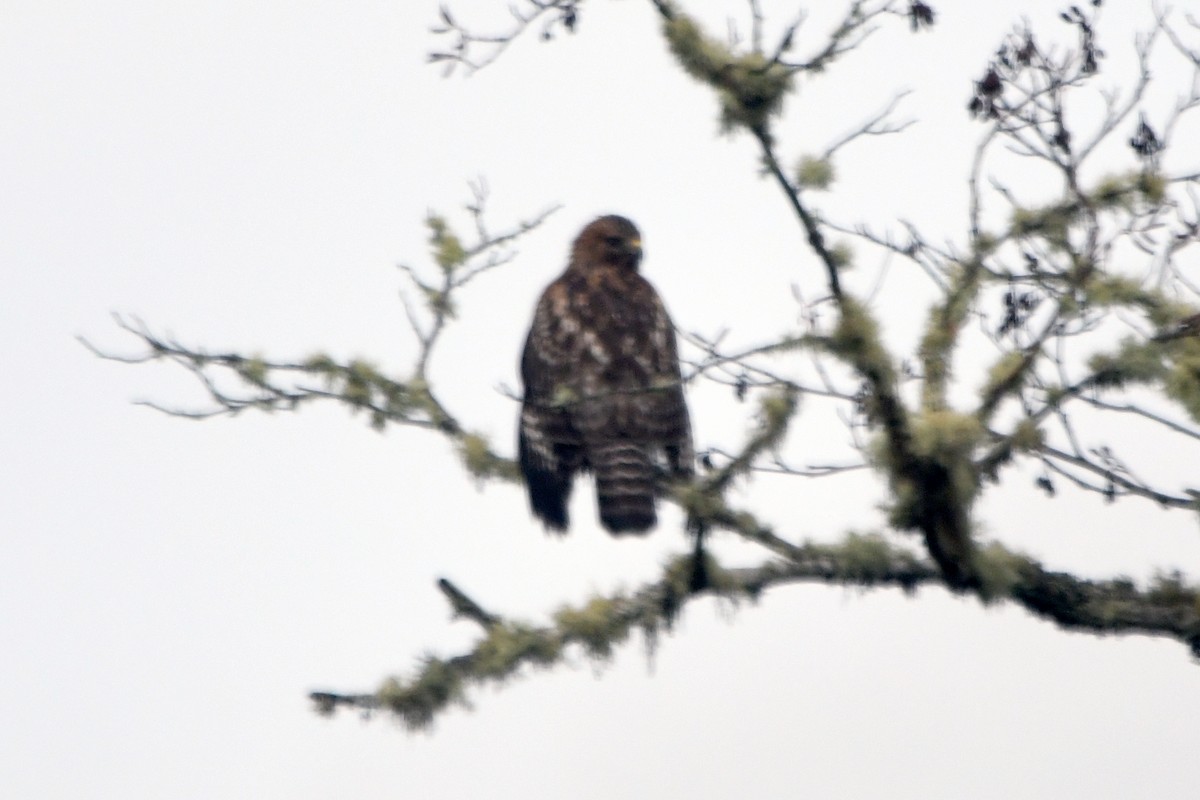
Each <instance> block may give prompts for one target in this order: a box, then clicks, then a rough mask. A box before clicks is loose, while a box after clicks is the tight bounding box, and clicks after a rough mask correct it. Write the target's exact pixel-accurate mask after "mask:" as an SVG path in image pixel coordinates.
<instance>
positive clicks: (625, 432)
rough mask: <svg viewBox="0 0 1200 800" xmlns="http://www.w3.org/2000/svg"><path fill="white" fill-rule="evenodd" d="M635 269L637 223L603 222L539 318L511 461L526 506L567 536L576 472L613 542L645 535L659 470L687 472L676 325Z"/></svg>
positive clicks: (577, 252) (587, 237)
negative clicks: (587, 478) (583, 476)
mask: <svg viewBox="0 0 1200 800" xmlns="http://www.w3.org/2000/svg"><path fill="white" fill-rule="evenodd" d="M641 260H642V242H641V235H640V234H639V233H638V229H637V228H636V227H635V226H634V224H633V223H632V222H630V221H629V220H627V219H625V218H624V217H618V216H606V217H600V218H599V219H597V220H594V221H593V222H591V223H590V224H589V225H588V226H587V227H585V228H584V229H583V231H582V232H581V233H580V234H579V236H578V237H577V238H576V239H575V243H574V245H573V246H572V249H571V259H570V262H569V263H568V264H567V269H566V271H564V272H563V274H562V275H560V276H559V277H558V279H557V280H555V281H554V282H553V283H551V284H550V285H549V286H548V287H546V290H545V292H543V293H542V297H541V299H540V300H539V301H538V304H537V308H536V310H535V311H534V315H533V325H532V327H531V328H530V330H529V337H528V338H527V339H526V341H525V350H524V353H523V354H522V356H521V379H522V381H523V382H524V384H525V396H524V402H523V404H522V406H521V419H520V435H519V438H518V456H519V459H520V463H521V471H522V473H524V475H525V483H526V485H527V486H528V489H529V504H530V507H531V508H532V510H533V513H534V514H535V515H536V516H537V517H538V518H539V519H541V520H542V522H543V523H544V524H545V525H546V527H547V528H548V529H550V530H554V531H566V529H567V525H568V523H569V516H568V512H567V500H568V499H569V497H570V495H571V484H572V481H573V480H574V478H575V475H576V473H578V472H581V471H590V472H592V474H593V475H595V478H596V497H597V502H598V505H599V509H600V522H601V524H603V525H604V527H605V528H606V529H607V530H608V531H610V532H611V533H614V534H622V533H644V532H645V531H647V530H649V529H650V528H652V527H653V526H654V524H655V522H656V521H657V517H656V514H655V496H656V494H657V491H658V485H659V482H660V481H661V480H662V478H663V477H664V473H669V474H671V475H674V476H677V477H687V476H690V475H691V474H692V462H693V460H694V456H693V453H692V434H691V425H690V423H689V421H688V411H687V405H686V404H685V402H684V398H683V386H682V384H681V382H680V371H679V357H678V354H677V351H676V345H675V328H674V326H672V324H671V318H670V317H669V316H668V315H667V310H666V308H664V307H663V303H662V300H660V299H659V297H658V293H657V292H656V291H655V290H654V287H653V286H651V285H650V283H649V282H648V281H647V280H646V279H645V278H643V277H642V276H641V275H640V274H638V266H639V264H640V263H641Z"/></svg>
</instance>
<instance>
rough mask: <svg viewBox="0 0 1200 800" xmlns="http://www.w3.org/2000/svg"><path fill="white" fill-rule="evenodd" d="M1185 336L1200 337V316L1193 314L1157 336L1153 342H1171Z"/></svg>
mask: <svg viewBox="0 0 1200 800" xmlns="http://www.w3.org/2000/svg"><path fill="white" fill-rule="evenodd" d="M1185 336H1200V314H1192V315H1191V316H1190V317H1184V318H1183V319H1181V320H1179V322H1176V323H1175V324H1174V325H1173V326H1172V327H1170V328H1168V329H1167V330H1165V331H1162V332H1161V333H1159V334H1157V335H1156V336H1155V337H1154V338H1153V339H1152V341H1155V342H1169V341H1171V340H1172V339H1182V338H1183V337H1185Z"/></svg>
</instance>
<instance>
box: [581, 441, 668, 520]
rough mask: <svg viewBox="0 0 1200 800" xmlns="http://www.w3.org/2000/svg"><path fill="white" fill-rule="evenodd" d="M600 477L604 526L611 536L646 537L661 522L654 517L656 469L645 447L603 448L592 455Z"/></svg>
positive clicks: (598, 493) (619, 445) (617, 445)
mask: <svg viewBox="0 0 1200 800" xmlns="http://www.w3.org/2000/svg"><path fill="white" fill-rule="evenodd" d="M589 461H590V462H591V467H592V471H593V472H594V473H595V475H596V501H597V505H598V506H599V508H600V523H601V524H602V525H603V526H604V527H605V529H606V530H608V531H609V532H610V533H614V534H623V533H645V532H646V531H648V530H650V529H651V528H653V527H654V525H655V523H656V522H657V521H658V517H657V515H656V514H655V513H654V486H655V483H654V481H655V473H654V465H653V464H652V463H651V462H650V454H649V453H647V452H646V448H645V446H644V445H637V444H633V443H612V444H602V445H599V446H597V447H594V448H593V449H592V451H591V452H590V453H589Z"/></svg>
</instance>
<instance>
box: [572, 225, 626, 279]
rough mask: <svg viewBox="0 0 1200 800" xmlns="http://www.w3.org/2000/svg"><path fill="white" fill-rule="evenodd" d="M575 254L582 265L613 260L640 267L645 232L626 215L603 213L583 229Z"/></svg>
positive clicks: (576, 242)
mask: <svg viewBox="0 0 1200 800" xmlns="http://www.w3.org/2000/svg"><path fill="white" fill-rule="evenodd" d="M572 256H573V258H572V261H573V262H574V263H575V264H578V265H590V264H610V265H612V266H617V267H623V268H625V269H631V270H635V271H636V270H637V268H638V264H639V263H641V260H642V234H641V233H640V232H639V231H638V229H637V226H636V225H634V224H633V223H632V222H630V221H629V220H628V219H626V218H625V217H620V216H617V215H616V214H610V215H608V216H606V217H600V218H598V219H595V220H593V221H592V222H591V223H589V224H588V226H587V227H586V228H584V229H583V231H581V232H580V234H579V236H578V238H576V239H575V246H574V248H573V249H572Z"/></svg>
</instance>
